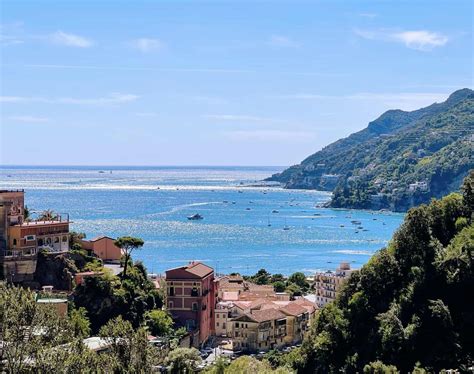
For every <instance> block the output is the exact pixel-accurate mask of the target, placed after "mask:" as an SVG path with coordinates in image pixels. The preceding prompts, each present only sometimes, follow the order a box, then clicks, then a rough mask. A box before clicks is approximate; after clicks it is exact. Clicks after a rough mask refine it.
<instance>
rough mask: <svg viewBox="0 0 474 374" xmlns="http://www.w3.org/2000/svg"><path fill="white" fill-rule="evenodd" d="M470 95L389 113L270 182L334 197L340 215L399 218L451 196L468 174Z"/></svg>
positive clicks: (472, 161)
mask: <svg viewBox="0 0 474 374" xmlns="http://www.w3.org/2000/svg"><path fill="white" fill-rule="evenodd" d="M473 132H474V93H473V91H472V90H469V89H463V90H459V91H456V92H454V93H453V94H452V95H451V96H450V97H449V98H448V99H447V100H446V101H445V102H444V103H440V104H433V105H430V106H429V107H426V108H422V109H419V110H416V111H413V112H404V111H401V110H391V111H388V112H386V113H384V114H383V115H382V116H380V117H379V118H378V119H376V120H375V121H373V122H371V123H369V126H368V127H367V128H366V129H364V130H362V131H360V132H358V133H355V134H352V135H350V136H349V137H347V138H345V139H341V140H338V141H337V142H335V143H333V144H330V145H329V146H327V147H325V148H323V149H322V150H321V151H319V152H317V153H315V154H313V155H311V156H310V157H308V158H307V159H305V160H304V161H303V162H302V163H301V164H299V165H295V166H292V167H291V168H289V169H287V170H285V171H283V172H282V173H280V174H276V175H273V176H272V177H271V178H269V180H272V181H278V182H281V183H283V184H284V186H285V187H286V188H304V189H320V190H328V191H334V197H333V200H332V202H331V205H332V206H333V207H340V208H372V209H381V208H387V209H392V210H398V211H405V210H407V209H408V208H410V207H412V206H415V205H418V204H420V203H423V202H428V201H429V200H430V199H431V198H432V197H441V196H443V195H446V194H447V193H449V192H452V191H455V190H457V189H458V187H459V185H460V183H461V181H462V179H463V177H465V176H466V175H467V173H468V171H469V170H470V169H472V168H474V158H473V155H472V153H473V152H472V147H473V144H474V137H473Z"/></svg>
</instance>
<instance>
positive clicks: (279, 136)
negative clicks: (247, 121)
mask: <svg viewBox="0 0 474 374" xmlns="http://www.w3.org/2000/svg"><path fill="white" fill-rule="evenodd" d="M224 136H225V137H226V138H228V139H230V140H234V141H242V140H244V141H248V140H251V141H261V142H270V141H290V142H298V143H304V142H311V141H313V140H314V139H315V134H314V133H312V132H306V131H284V130H236V131H227V132H224Z"/></svg>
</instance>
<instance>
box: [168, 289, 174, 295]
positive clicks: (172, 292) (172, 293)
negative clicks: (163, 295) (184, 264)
mask: <svg viewBox="0 0 474 374" xmlns="http://www.w3.org/2000/svg"><path fill="white" fill-rule="evenodd" d="M168 294H169V295H170V296H174V287H170V288H169V293H168Z"/></svg>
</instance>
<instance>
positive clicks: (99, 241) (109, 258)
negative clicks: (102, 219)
mask: <svg viewBox="0 0 474 374" xmlns="http://www.w3.org/2000/svg"><path fill="white" fill-rule="evenodd" d="M114 242H115V239H113V238H109V237H108V236H99V237H97V238H94V239H91V240H81V245H82V248H84V249H86V250H88V251H91V252H93V253H94V254H95V255H96V256H97V257H99V258H100V259H101V260H103V261H106V262H118V263H120V259H121V258H122V250H121V249H120V248H119V247H117V246H116V245H115V244H114Z"/></svg>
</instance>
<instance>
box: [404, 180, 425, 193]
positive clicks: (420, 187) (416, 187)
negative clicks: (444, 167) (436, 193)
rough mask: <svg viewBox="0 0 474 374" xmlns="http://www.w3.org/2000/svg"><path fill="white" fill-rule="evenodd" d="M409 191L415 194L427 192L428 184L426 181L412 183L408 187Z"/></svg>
mask: <svg viewBox="0 0 474 374" xmlns="http://www.w3.org/2000/svg"><path fill="white" fill-rule="evenodd" d="M408 191H410V192H415V191H422V192H426V191H428V183H427V182H425V181H422V182H420V181H417V182H415V183H411V184H409V185H408Z"/></svg>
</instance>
